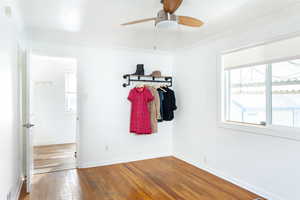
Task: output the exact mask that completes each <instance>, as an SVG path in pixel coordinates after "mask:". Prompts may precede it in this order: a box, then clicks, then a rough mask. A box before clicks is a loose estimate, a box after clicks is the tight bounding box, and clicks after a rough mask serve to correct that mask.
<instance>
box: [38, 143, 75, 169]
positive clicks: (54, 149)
mask: <svg viewBox="0 0 300 200" xmlns="http://www.w3.org/2000/svg"><path fill="white" fill-rule="evenodd" d="M75 152H76V144H75V143H68V144H55V145H45V146H34V148H33V166H34V174H40V173H48V172H54V171H60V170H66V169H75V168H76V158H75Z"/></svg>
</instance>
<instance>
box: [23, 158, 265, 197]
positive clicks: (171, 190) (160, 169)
mask: <svg viewBox="0 0 300 200" xmlns="http://www.w3.org/2000/svg"><path fill="white" fill-rule="evenodd" d="M256 198H259V196H257V195H255V194H253V193H251V192H249V191H247V190H244V189H242V188H240V187H238V186H236V185H233V184H231V183H229V182H227V181H225V180H223V179H220V178H218V177H216V176H214V175H212V174H210V173H208V172H205V171H203V170H200V169H198V168H196V167H194V166H192V165H189V164H187V163H185V162H183V161H181V160H178V159H176V158H174V157H165V158H157V159H150V160H144V161H137V162H131V163H124V164H116V165H110V166H103V167H96V168H88V169H78V170H66V171H59V172H54V173H48V174H38V175H35V176H34V183H33V191H32V193H31V194H30V196H29V195H27V196H26V195H25V196H24V195H23V196H22V198H21V200H29V199H30V200H254V199H256ZM261 199H264V198H261Z"/></svg>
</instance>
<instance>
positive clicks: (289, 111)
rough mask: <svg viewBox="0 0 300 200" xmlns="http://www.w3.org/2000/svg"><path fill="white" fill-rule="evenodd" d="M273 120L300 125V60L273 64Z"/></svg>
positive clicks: (295, 125)
mask: <svg viewBox="0 0 300 200" xmlns="http://www.w3.org/2000/svg"><path fill="white" fill-rule="evenodd" d="M272 122H273V124H274V125H280V126H289V127H300V60H291V61H287V62H279V63H274V64H272Z"/></svg>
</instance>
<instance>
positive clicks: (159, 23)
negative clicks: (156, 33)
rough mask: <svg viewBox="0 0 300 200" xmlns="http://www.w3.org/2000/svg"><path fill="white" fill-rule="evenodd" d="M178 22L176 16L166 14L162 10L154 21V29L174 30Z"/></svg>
mask: <svg viewBox="0 0 300 200" xmlns="http://www.w3.org/2000/svg"><path fill="white" fill-rule="evenodd" d="M177 25H178V21H177V17H176V15H173V14H170V13H166V12H165V11H164V10H161V11H159V12H158V14H157V18H156V20H155V27H157V28H162V29H165V28H168V29H169V28H174V27H177Z"/></svg>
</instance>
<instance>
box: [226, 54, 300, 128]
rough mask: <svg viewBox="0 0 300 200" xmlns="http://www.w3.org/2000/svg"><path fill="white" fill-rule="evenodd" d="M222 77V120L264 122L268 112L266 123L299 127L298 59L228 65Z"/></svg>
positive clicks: (299, 73) (264, 123) (299, 83)
mask: <svg viewBox="0 0 300 200" xmlns="http://www.w3.org/2000/svg"><path fill="white" fill-rule="evenodd" d="M268 76H269V77H271V78H270V79H269V80H267V79H266V77H268ZM225 81H226V84H225V88H224V89H225V91H226V93H225V105H226V110H225V112H226V117H225V120H226V121H231V122H240V123H250V124H257V125H266V124H267V116H268V115H270V116H271V118H270V120H269V122H268V123H269V125H278V126H287V127H300V59H299V60H288V61H284V62H277V63H271V64H266V65H259V66H252V67H243V68H238V69H229V70H226V72H225ZM268 85H270V86H269V87H268ZM268 92H270V94H271V95H270V96H271V98H270V100H268V98H267V93H268ZM268 106H270V107H271V109H270V111H269V112H270V113H267V107H268Z"/></svg>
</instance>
